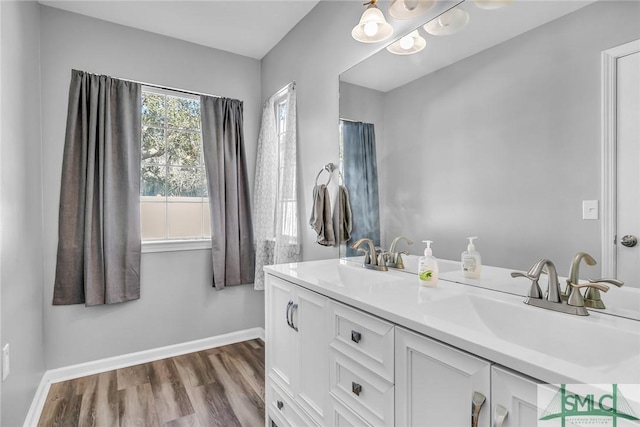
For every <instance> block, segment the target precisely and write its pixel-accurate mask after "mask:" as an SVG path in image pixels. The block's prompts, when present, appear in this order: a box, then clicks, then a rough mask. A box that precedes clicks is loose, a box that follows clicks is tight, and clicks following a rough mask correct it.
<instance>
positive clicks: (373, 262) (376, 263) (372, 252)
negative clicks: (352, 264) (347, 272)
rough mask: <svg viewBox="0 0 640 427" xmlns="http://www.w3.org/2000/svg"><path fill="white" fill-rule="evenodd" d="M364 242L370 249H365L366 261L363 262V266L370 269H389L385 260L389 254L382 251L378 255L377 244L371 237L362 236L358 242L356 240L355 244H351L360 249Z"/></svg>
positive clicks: (352, 246) (353, 247)
mask: <svg viewBox="0 0 640 427" xmlns="http://www.w3.org/2000/svg"><path fill="white" fill-rule="evenodd" d="M363 243H366V244H367V245H369V250H368V251H366V250H364V252H365V257H364V262H363V263H362V267H364V268H367V269H370V270H377V271H387V270H388V268H387V266H386V265H385V262H384V259H385V257H386V255H387V254H386V253H385V252H382V253H380V254H379V255H378V253H377V251H376V245H375V244H374V243H373V241H372V240H371V239H367V238H362V239H360V240H358V241H357V242H355V243H354V244H353V245H351V248H352V249H358V248H359V246H360V245H361V244H363ZM361 250H362V249H361Z"/></svg>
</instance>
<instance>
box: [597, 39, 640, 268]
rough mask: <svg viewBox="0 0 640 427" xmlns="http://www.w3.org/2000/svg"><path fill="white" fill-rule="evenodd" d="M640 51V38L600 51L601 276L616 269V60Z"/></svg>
mask: <svg viewBox="0 0 640 427" xmlns="http://www.w3.org/2000/svg"><path fill="white" fill-rule="evenodd" d="M636 52H640V39H638V40H634V41H632V42H629V43H625V44H623V45H620V46H616V47H614V48H611V49H607V50H605V51H603V52H602V61H601V63H602V73H601V76H602V83H601V90H602V130H601V131H602V135H601V140H602V144H601V147H602V148H601V150H602V151H601V162H602V223H601V233H600V234H601V248H602V256H601V258H602V277H616V270H617V244H616V234H617V211H616V201H617V200H616V193H617V182H616V176H617V172H618V168H617V162H616V153H617V135H616V130H617V129H616V128H617V126H616V125H617V114H616V104H617V98H616V89H617V87H616V86H617V70H618V68H617V61H618V59H619V58H622V57H624V56H627V55H631V54H634V53H636Z"/></svg>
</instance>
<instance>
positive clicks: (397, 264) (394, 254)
mask: <svg viewBox="0 0 640 427" xmlns="http://www.w3.org/2000/svg"><path fill="white" fill-rule="evenodd" d="M401 240H404V241H405V242H407V245H413V242H412V241H411V240H409V239H407V238H406V237H404V236H398V237H396V238H395V239H393V241H392V242H391V247H390V248H389V254H388V256H387V266H388V267H393V268H398V269H404V262H402V255H409V252H407V251H402V252H398V251H397V250H396V246H398V243H399V242H400V241H401Z"/></svg>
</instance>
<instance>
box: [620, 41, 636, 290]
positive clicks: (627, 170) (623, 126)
mask: <svg viewBox="0 0 640 427" xmlns="http://www.w3.org/2000/svg"><path fill="white" fill-rule="evenodd" d="M616 70H617V72H616V122H617V123H616V140H617V141H616V142H617V156H616V157H617V180H616V181H617V187H618V188H617V193H618V194H617V207H616V211H617V227H616V228H617V239H616V245H617V246H616V253H617V271H616V278H617V279H619V280H622V281H623V282H625V283H626V284H628V285H630V286H640V283H639V282H640V244H638V243H636V244H635V245H634V238H635V239H636V240H639V239H640V52H635V53H632V54H630V55H626V56H623V57H620V58H618V59H617V67H616Z"/></svg>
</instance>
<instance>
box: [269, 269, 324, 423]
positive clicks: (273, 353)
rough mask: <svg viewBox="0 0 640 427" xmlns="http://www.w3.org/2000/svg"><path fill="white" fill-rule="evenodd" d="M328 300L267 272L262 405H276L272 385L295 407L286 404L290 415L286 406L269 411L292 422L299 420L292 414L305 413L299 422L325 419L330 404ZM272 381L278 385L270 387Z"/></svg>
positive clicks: (313, 421) (315, 421) (317, 421)
mask: <svg viewBox="0 0 640 427" xmlns="http://www.w3.org/2000/svg"><path fill="white" fill-rule="evenodd" d="M328 301H329V300H328V299H327V298H326V297H323V296H321V295H319V294H317V293H315V292H311V291H309V290H306V289H304V288H301V287H299V286H297V285H294V284H293V283H290V282H288V281H286V280H282V279H280V278H277V277H275V276H272V275H267V277H266V287H265V304H266V310H265V315H266V320H265V326H266V331H265V338H266V360H267V366H266V371H267V382H268V383H269V384H268V386H267V389H266V394H267V396H266V400H267V406H269V407H272V406H273V405H276V406H277V403H278V402H277V398H278V396H277V393H276V391H277V390H282V391H283V392H284V395H285V397H286V398H290V399H292V400H291V403H293V404H294V405H293V406H294V407H291V406H292V405H291V404H289V405H288V407H289V408H290V409H289V412H288V414H289V415H287V413H285V412H286V411H287V409H282V410H279V411H278V412H274V409H273V408H271V410H270V411H271V412H273V413H276V414H277V416H276V417H277V418H280V420H281V421H282V420H284V421H286V422H287V423H288V424H291V425H293V426H296V427H298V425H299V422H298V421H296V420H293V419H291V418H292V415H291V414H302V415H301V417H302V418H304V416H306V417H308V418H309V422H306V421H305V423H304V425H314V424H318V425H324V421H323V420H324V416H325V414H326V412H327V409H326V407H328V405H329V402H328V398H329V332H328V323H329V310H328V308H327V305H328ZM271 381H273V383H275V385H277V387H271V383H270V382H271ZM274 390H276V391H274ZM281 394H282V393H281ZM280 400H281V401H282V399H280ZM276 406H273V407H276ZM283 408H286V407H285V406H283ZM276 417H274V419H275V418H276Z"/></svg>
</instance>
